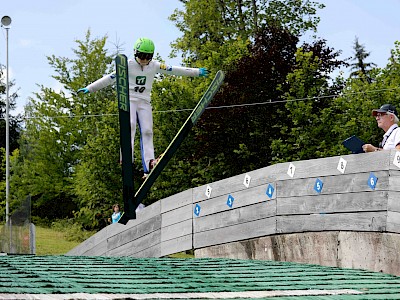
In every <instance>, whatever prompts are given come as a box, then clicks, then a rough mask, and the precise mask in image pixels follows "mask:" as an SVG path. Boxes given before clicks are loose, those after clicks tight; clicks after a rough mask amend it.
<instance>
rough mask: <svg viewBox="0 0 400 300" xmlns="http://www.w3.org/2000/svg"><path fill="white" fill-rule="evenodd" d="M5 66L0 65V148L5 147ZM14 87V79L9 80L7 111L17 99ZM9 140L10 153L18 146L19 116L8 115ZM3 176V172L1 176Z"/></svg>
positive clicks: (11, 108) (11, 109)
mask: <svg viewBox="0 0 400 300" xmlns="http://www.w3.org/2000/svg"><path fill="white" fill-rule="evenodd" d="M4 70H5V67H4V66H2V65H0V148H4V149H5V148H6V135H5V134H6V129H5V128H6V120H5V117H6V100H7V99H6V96H7V91H6V88H7V87H6V83H5V82H4V79H5V74H4ZM14 87H15V81H14V80H11V81H9V98H8V99H9V111H10V112H12V111H13V110H14V109H15V106H16V100H17V99H18V90H16V91H13V88H14ZM9 122H10V123H9V134H10V135H9V142H10V144H9V145H10V153H12V152H13V151H14V150H15V149H17V148H18V147H19V145H18V139H19V134H20V130H21V125H20V123H21V121H20V120H19V116H12V115H11V114H10V115H9ZM1 177H2V178H4V174H2V176H1Z"/></svg>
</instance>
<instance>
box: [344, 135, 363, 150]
mask: <svg viewBox="0 0 400 300" xmlns="http://www.w3.org/2000/svg"><path fill="white" fill-rule="evenodd" d="M364 144H365V143H364V142H363V141H362V140H361V139H360V138H359V137H357V136H355V135H352V136H351V137H349V138H347V139H345V140H344V141H343V146H345V147H346V148H347V149H349V150H350V151H351V153H354V154H358V153H364V150H363V148H362V146H363V145H364Z"/></svg>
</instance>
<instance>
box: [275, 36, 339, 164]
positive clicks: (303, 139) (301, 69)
mask: <svg viewBox="0 0 400 300" xmlns="http://www.w3.org/2000/svg"><path fill="white" fill-rule="evenodd" d="M339 55H340V52H335V51H334V50H333V49H331V48H329V47H327V46H326V43H325V41H324V40H319V41H316V42H314V43H313V44H311V45H309V44H304V45H303V46H302V47H300V48H299V49H298V50H297V53H296V66H295V68H294V69H293V71H292V72H291V73H289V74H288V76H287V78H286V84H287V85H288V86H289V88H288V89H287V91H286V92H285V93H284V98H285V99H286V100H287V102H286V104H285V110H284V111H283V115H285V116H286V118H287V119H288V120H289V122H288V124H286V125H285V126H282V127H281V128H280V136H279V138H277V139H275V140H274V141H273V142H272V145H271V147H272V152H273V156H274V157H273V161H274V162H284V161H295V160H304V159H310V158H317V157H325V156H329V154H330V155H332V154H333V152H331V150H334V151H335V150H336V146H337V145H340V143H338V142H337V140H334V139H332V127H331V124H332V122H334V120H335V117H334V115H335V114H336V113H338V111H335V110H333V111H332V108H331V105H330V98H331V97H333V96H334V95H338V94H339V93H340V92H341V91H342V89H343V84H342V83H341V81H338V82H337V84H333V85H330V84H329V79H330V77H329V75H328V74H331V73H332V71H333V70H335V69H337V68H339V67H341V66H342V65H345V62H343V61H340V60H338V59H337V58H338V56H339ZM281 88H282V87H281ZM333 136H334V135H333Z"/></svg>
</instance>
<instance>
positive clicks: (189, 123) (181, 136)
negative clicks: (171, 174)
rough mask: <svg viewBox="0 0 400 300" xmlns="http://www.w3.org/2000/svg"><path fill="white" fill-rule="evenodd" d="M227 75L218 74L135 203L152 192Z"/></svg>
mask: <svg viewBox="0 0 400 300" xmlns="http://www.w3.org/2000/svg"><path fill="white" fill-rule="evenodd" d="M224 78H225V75H224V72H222V71H221V70H220V71H218V72H217V74H216V75H215V77H214V79H213V81H212V82H211V84H210V86H209V87H208V89H207V91H206V92H205V93H204V95H203V96H202V97H201V99H200V100H199V102H198V103H197V105H196V107H195V108H194V109H193V111H192V113H191V114H190V116H189V117H188V118H187V120H186V121H185V123H184V124H183V126H182V127H181V129H180V130H179V131H178V133H177V134H176V135H175V137H174V139H173V140H172V142H171V143H170V144H169V146H168V147H167V149H166V150H165V151H164V153H163V154H162V156H161V158H160V160H159V161H158V163H157V165H156V166H155V167H154V168H153V169H152V170H151V172H150V174H149V175H148V176H147V178H146V180H145V181H144V182H143V183H142V185H141V186H140V187H139V189H138V190H137V192H136V194H135V203H141V202H142V200H143V199H144V197H145V196H146V194H147V192H148V191H149V190H150V188H151V186H152V185H153V183H154V182H155V181H156V179H157V178H158V176H159V175H160V174H161V171H162V170H163V169H164V167H165V166H166V165H167V164H168V162H169V161H170V159H171V158H172V156H173V155H174V154H175V152H176V151H177V149H178V147H179V146H180V144H181V143H182V141H183V140H184V139H185V138H186V136H187V135H188V134H189V131H190V129H191V128H192V127H193V126H194V125H195V124H196V122H197V121H198V119H199V118H200V116H201V115H202V114H203V112H204V110H205V109H206V107H207V106H208V104H209V103H210V102H211V100H212V99H213V97H214V95H215V94H216V93H217V91H218V89H219V88H220V87H221V85H222V83H223V81H224Z"/></svg>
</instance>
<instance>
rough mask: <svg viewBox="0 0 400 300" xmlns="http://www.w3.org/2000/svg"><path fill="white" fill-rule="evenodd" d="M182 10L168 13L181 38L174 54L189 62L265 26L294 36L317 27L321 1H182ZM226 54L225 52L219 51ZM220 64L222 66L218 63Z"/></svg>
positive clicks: (204, 57) (248, 36)
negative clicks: (180, 55) (281, 29)
mask: <svg viewBox="0 0 400 300" xmlns="http://www.w3.org/2000/svg"><path fill="white" fill-rule="evenodd" d="M181 2H182V3H184V7H185V9H184V10H183V11H180V10H175V11H174V13H173V14H172V15H171V16H170V20H172V21H173V22H174V23H175V25H176V26H177V27H178V29H179V30H180V31H181V32H182V37H181V38H178V39H177V40H176V42H175V43H173V44H172V45H173V47H174V49H175V51H174V52H173V55H176V54H177V53H178V51H181V52H182V57H183V58H185V59H189V60H190V61H193V60H194V61H197V60H200V61H202V60H204V59H207V57H208V56H209V55H210V54H211V53H212V52H213V51H217V52H221V51H220V50H221V49H220V48H222V49H226V48H227V47H236V45H235V44H236V42H237V41H241V40H242V41H246V40H254V38H255V37H256V36H257V35H258V33H259V32H261V31H262V30H263V29H264V28H266V27H269V26H274V27H281V28H284V29H286V30H288V31H289V32H290V33H291V34H294V35H296V36H299V35H301V34H302V33H304V32H306V31H307V30H314V31H315V30H316V27H317V24H318V22H319V17H317V16H316V11H317V9H322V8H324V5H323V4H319V3H318V2H313V1H308V0H307V1H303V0H300V1H297V0H296V1H293V0H284V1H282V0H257V1H256V0H241V1H238V0H228V1H221V0H219V1H208V0H181ZM222 54H225V52H222ZM220 67H222V66H220Z"/></svg>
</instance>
